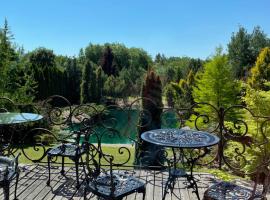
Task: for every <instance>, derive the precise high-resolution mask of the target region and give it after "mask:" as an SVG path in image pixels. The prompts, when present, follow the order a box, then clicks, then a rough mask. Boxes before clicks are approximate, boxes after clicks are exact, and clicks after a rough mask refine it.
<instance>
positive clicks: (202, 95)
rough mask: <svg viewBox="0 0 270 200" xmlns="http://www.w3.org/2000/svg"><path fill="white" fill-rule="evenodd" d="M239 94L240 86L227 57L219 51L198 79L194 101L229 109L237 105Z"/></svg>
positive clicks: (193, 93) (194, 89) (194, 88)
mask: <svg viewBox="0 0 270 200" xmlns="http://www.w3.org/2000/svg"><path fill="white" fill-rule="evenodd" d="M238 94H239V84H238V83H237V82H236V81H235V80H234V79H233V76H232V71H231V66H230V65H229V63H228V59H227V56H226V55H224V54H222V53H221V50H217V52H216V54H215V55H214V56H213V57H212V59H211V60H210V61H209V62H207V63H206V64H205V65H204V69H203V71H202V72H200V75H199V76H198V78H197V79H196V87H193V92H192V95H193V98H194V101H195V102H207V103H210V104H212V105H214V106H215V107H217V108H219V107H224V108H227V107H229V106H231V105H234V104H237V102H238V100H237V99H238V98H237V95H238Z"/></svg>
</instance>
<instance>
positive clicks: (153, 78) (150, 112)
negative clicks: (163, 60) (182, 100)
mask: <svg viewBox="0 0 270 200" xmlns="http://www.w3.org/2000/svg"><path fill="white" fill-rule="evenodd" d="M141 95H142V110H143V112H144V114H142V115H140V119H139V126H138V140H139V141H141V142H142V144H141V145H139V146H138V147H137V148H136V155H137V156H136V157H137V158H143V157H144V156H145V155H144V154H143V153H142V152H151V155H150V157H149V155H148V156H147V159H146V160H144V159H143V160H144V162H146V163H147V164H148V165H149V166H155V165H160V157H159V156H158V153H160V152H159V150H160V148H159V146H157V145H153V144H150V143H148V142H145V141H142V140H141V134H142V133H143V132H145V131H149V130H152V129H159V128H161V113H162V108H163V104H162V86H161V81H160V78H159V76H157V75H156V74H155V73H154V71H148V73H147V76H146V78H145V82H144V84H143V87H142V94H141Z"/></svg>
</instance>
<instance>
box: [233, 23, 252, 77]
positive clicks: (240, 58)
mask: <svg viewBox="0 0 270 200" xmlns="http://www.w3.org/2000/svg"><path fill="white" fill-rule="evenodd" d="M228 58H229V61H230V63H231V65H232V66H233V72H234V75H235V77H237V78H242V77H244V76H245V73H246V72H247V70H248V69H249V67H250V66H251V65H252V64H253V63H252V51H251V49H250V35H249V34H248V33H247V31H246V29H245V28H243V27H240V28H239V30H238V32H237V33H236V34H235V33H233V34H232V37H231V41H230V43H229V44H228Z"/></svg>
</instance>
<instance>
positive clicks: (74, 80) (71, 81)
mask: <svg viewBox="0 0 270 200" xmlns="http://www.w3.org/2000/svg"><path fill="white" fill-rule="evenodd" d="M65 74H66V77H65V78H66V84H65V96H66V97H67V98H68V99H69V101H70V102H71V103H72V104H78V103H79V102H80V84H81V70H80V68H79V67H78V63H77V59H75V58H73V59H68V62H67V66H66V70H65Z"/></svg>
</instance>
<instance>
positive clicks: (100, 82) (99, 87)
mask: <svg viewBox="0 0 270 200" xmlns="http://www.w3.org/2000/svg"><path fill="white" fill-rule="evenodd" d="M96 74H97V75H96V81H97V82H96V88H97V91H96V102H97V103H100V102H101V99H102V90H103V77H102V69H101V67H98V68H97V70H96Z"/></svg>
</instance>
